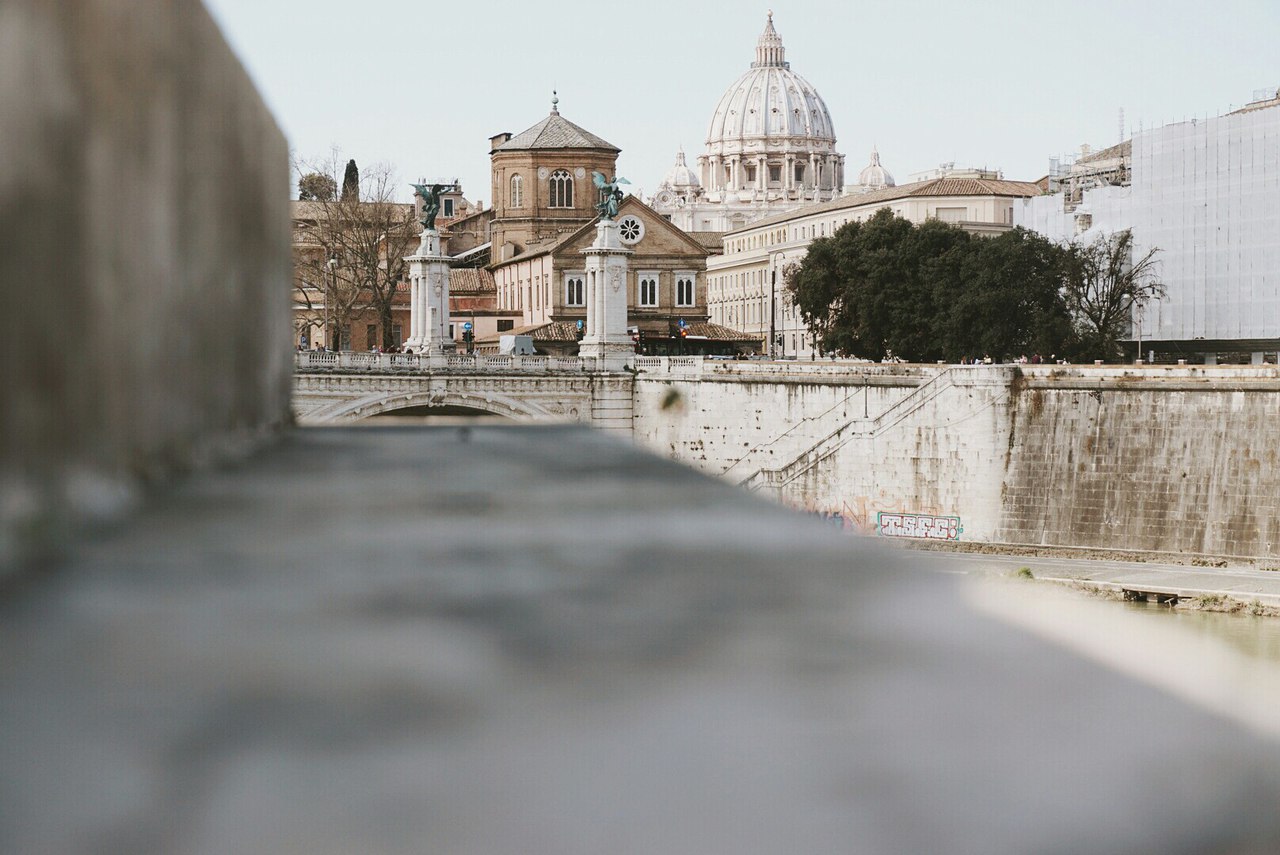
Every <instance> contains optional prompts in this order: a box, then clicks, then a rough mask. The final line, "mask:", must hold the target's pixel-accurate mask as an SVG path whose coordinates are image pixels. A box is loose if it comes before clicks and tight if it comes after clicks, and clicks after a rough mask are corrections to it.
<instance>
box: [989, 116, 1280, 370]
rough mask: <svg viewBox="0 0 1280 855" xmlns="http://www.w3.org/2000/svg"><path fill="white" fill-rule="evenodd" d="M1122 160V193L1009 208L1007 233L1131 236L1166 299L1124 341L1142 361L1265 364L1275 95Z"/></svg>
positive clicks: (1279, 145)
mask: <svg viewBox="0 0 1280 855" xmlns="http://www.w3.org/2000/svg"><path fill="white" fill-rule="evenodd" d="M1107 151H1108V152H1113V149H1108V150H1107ZM1113 153H1114V152H1113ZM1120 154H1123V152H1122V151H1121V152H1120ZM1130 157H1131V160H1130V164H1129V166H1130V171H1131V175H1132V177H1131V180H1130V181H1129V182H1128V183H1127V184H1126V183H1123V182H1122V183H1116V184H1113V183H1109V182H1108V181H1106V180H1097V181H1095V182H1094V183H1095V185H1096V186H1094V187H1093V188H1092V189H1085V190H1083V192H1082V193H1080V194H1079V196H1078V198H1073V197H1072V195H1071V193H1069V192H1066V191H1065V190H1064V192H1061V193H1057V194H1054V195H1051V196H1042V197H1037V198H1032V199H1026V200H1023V201H1020V202H1017V203H1015V206H1014V222H1015V223H1017V224H1018V225H1022V226H1025V227H1027V228H1029V229H1033V230H1035V231H1037V232H1040V233H1041V234H1044V235H1046V236H1047V237H1050V238H1053V239H1055V240H1059V241H1063V242H1066V241H1070V240H1081V241H1088V240H1091V239H1092V238H1094V237H1095V236H1097V235H1100V234H1110V233H1112V232H1116V231H1120V230H1123V229H1126V228H1131V229H1132V230H1133V236H1134V252H1135V253H1140V254H1145V253H1146V252H1147V250H1149V249H1150V248H1151V247H1158V248H1159V249H1160V252H1159V254H1158V255H1157V259H1158V260H1159V262H1160V264H1159V268H1158V270H1157V272H1158V275H1159V276H1160V279H1161V281H1163V283H1164V286H1165V289H1166V292H1167V293H1166V296H1165V297H1164V298H1163V299H1161V300H1159V301H1155V302H1153V303H1152V304H1151V305H1148V306H1146V307H1144V308H1143V309H1142V310H1141V311H1140V312H1137V313H1135V314H1136V315H1137V316H1136V317H1135V319H1134V324H1133V330H1132V335H1131V337H1130V340H1129V341H1130V345H1131V349H1132V350H1133V351H1135V352H1136V349H1137V342H1138V339H1139V337H1141V340H1142V350H1143V356H1144V357H1145V358H1150V357H1151V355H1152V352H1154V354H1155V356H1156V358H1157V359H1158V360H1162V361H1165V360H1173V359H1178V358H1185V359H1189V360H1193V361H1204V362H1209V363H1213V362H1218V361H1224V360H1225V361H1232V362H1236V361H1251V362H1255V363H1257V362H1264V361H1266V362H1274V361H1275V359H1276V353H1277V351H1278V350H1280V92H1277V93H1276V96H1275V97H1272V98H1265V99H1261V100H1258V101H1255V102H1254V103H1252V104H1249V105H1248V106H1246V107H1243V108H1241V109H1239V110H1236V111H1234V112H1232V113H1228V114H1226V115H1224V116H1218V117H1215V118H1212V119H1207V120H1194V119H1193V120H1191V121H1187V122H1180V123H1177V124H1172V125H1165V126H1164V127H1161V128H1156V129H1154V130H1150V131H1145V132H1141V133H1138V134H1135V135H1134V137H1133V140H1132V153H1131V156H1130ZM1113 159H1114V158H1113ZM1082 160H1083V159H1082ZM1099 163H1101V162H1100V161H1099ZM1086 166H1087V164H1086ZM1104 166H1105V164H1104ZM1079 167H1080V163H1077V164H1076V166H1075V167H1074V168H1073V171H1074V172H1080V168H1079ZM1099 168H1100V169H1101V168H1102V167H1099ZM1106 171H1108V172H1109V174H1112V175H1123V174H1124V172H1125V170H1123V169H1119V170H1117V169H1113V168H1111V167H1108V168H1107V170H1106ZM1086 177H1087V175H1086Z"/></svg>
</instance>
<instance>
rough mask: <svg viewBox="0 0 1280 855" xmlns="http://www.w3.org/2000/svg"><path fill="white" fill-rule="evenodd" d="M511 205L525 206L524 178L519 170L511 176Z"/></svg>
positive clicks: (514, 206)
mask: <svg viewBox="0 0 1280 855" xmlns="http://www.w3.org/2000/svg"><path fill="white" fill-rule="evenodd" d="M511 207H513V208H523V207H524V179H523V178H521V177H520V173H518V172H517V173H516V174H515V175H512V176H511Z"/></svg>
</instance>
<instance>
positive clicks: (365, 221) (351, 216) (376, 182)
mask: <svg viewBox="0 0 1280 855" xmlns="http://www.w3.org/2000/svg"><path fill="white" fill-rule="evenodd" d="M336 163H337V161H336V159H335V160H331V161H330V162H329V163H327V164H326V165H325V166H324V167H323V168H322V169H311V168H310V167H308V169H309V173H306V174H319V175H321V176H323V177H329V176H332V175H333V174H334V173H335V172H336ZM353 167H354V162H348V164H347V170H346V171H347V176H346V178H344V181H346V179H347V178H349V177H350V176H351V174H352V172H353ZM299 171H300V172H302V171H303V170H302V169H299ZM397 183H398V182H397V180H396V178H395V175H394V173H393V172H392V170H391V168H390V167H388V166H384V165H375V166H374V167H373V168H372V169H369V170H366V173H365V177H364V180H363V183H362V186H361V187H360V188H358V189H357V190H356V191H354V192H344V193H343V194H342V195H341V196H339V197H338V198H337V199H334V198H333V197H332V196H330V197H329V198H327V199H325V198H316V199H313V200H310V202H309V204H308V206H307V207H306V208H305V209H303V210H302V211H301V214H302V215H301V216H299V217H298V218H297V225H296V227H295V233H294V249H295V253H294V256H295V257H294V269H295V274H296V277H297V292H298V294H299V303H301V304H302V305H304V306H306V307H307V309H306V311H307V314H308V316H309V317H310V318H311V320H312V321H313V322H316V323H322V322H325V321H328V322H331V323H333V324H336V325H337V326H338V328H339V329H342V328H345V327H346V325H347V324H348V323H350V322H351V320H352V318H355V317H357V316H359V315H362V314H365V313H367V312H372V313H373V314H374V315H376V317H377V318H378V321H379V326H380V327H381V329H382V347H383V348H390V347H391V346H392V345H394V344H395V341H394V337H393V331H392V307H393V304H394V301H395V295H396V293H397V289H398V288H402V287H403V285H402V283H403V282H404V281H405V278H406V263H405V261H404V257H405V256H407V255H410V254H411V253H412V251H413V248H414V247H415V245H416V242H417V231H418V224H417V221H416V220H415V219H414V215H413V205H411V204H407V203H403V202H396V201H395V191H396V187H397ZM336 184H337V182H336V180H335V181H334V185H335V186H336ZM362 200H363V201H362ZM322 319H323V320H322Z"/></svg>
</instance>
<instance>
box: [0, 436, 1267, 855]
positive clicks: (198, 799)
mask: <svg viewBox="0 0 1280 855" xmlns="http://www.w3.org/2000/svg"><path fill="white" fill-rule="evenodd" d="M956 566H957V562H955V561H950V560H947V559H946V558H945V557H940V556H936V555H928V554H923V553H916V552H904V551H898V550H894V551H890V550H885V549H883V548H881V546H880V545H879V544H877V543H876V542H875V541H874V540H873V539H869V538H866V539H864V538H850V537H848V536H846V535H843V534H842V533H839V532H836V531H832V530H831V529H830V528H829V527H828V526H826V525H824V524H823V523H821V522H818V521H816V520H811V519H809V518H807V517H804V516H802V515H798V514H794V513H791V512H789V511H787V510H785V509H783V508H780V507H777V506H775V505H773V504H770V503H768V502H765V501H763V500H760V499H758V498H756V497H753V496H750V495H748V494H746V493H744V492H742V491H739V490H737V489H734V488H733V487H731V486H729V485H726V484H723V483H721V482H718V481H714V480H712V479H709V478H704V477H702V476H700V475H698V474H696V473H694V472H693V471H691V470H688V469H686V468H684V467H681V466H678V465H676V464H674V463H670V462H667V461H663V460H660V459H658V458H655V457H652V456H650V455H647V454H645V453H643V452H641V451H639V450H636V449H635V448H633V447H631V446H630V445H628V444H626V443H624V442H621V441H618V440H616V439H613V438H611V437H608V436H605V435H603V434H601V433H599V432H592V431H589V430H587V429H584V428H579V427H573V426H549V427H532V426H519V427H512V426H491V425H475V426H466V425H464V426H446V427H364V428H359V427H350V428H316V429H307V430H296V431H293V432H291V433H289V434H287V435H286V436H285V437H284V438H283V439H281V440H280V441H279V442H277V443H275V444H274V445H272V446H271V447H269V448H267V449H265V450H263V451H261V452H259V453H257V454H256V455H254V456H253V457H251V458H250V459H248V460H246V461H245V462H244V463H242V464H239V465H236V466H230V467H227V468H224V469H221V470H219V471H215V472H209V473H204V474H201V475H198V476H196V477H192V478H190V479H188V480H187V481H185V482H184V483H181V484H179V485H177V486H176V487H174V488H172V489H169V490H167V491H166V492H164V493H163V494H162V495H159V496H157V497H155V498H154V499H153V500H152V501H150V502H148V503H147V504H146V506H145V507H144V508H142V509H141V510H140V512H139V513H138V514H137V515H136V516H134V517H133V518H132V519H131V520H130V521H128V522H127V523H124V524H122V525H120V526H118V527H117V528H115V529H113V530H110V531H106V532H103V533H100V534H99V535H97V536H95V537H94V538H92V539H90V540H87V541H84V542H80V543H77V544H70V545H68V546H67V547H66V549H65V551H64V554H63V556H62V557H61V558H60V559H59V560H58V561H57V562H55V563H49V564H47V565H46V566H44V567H43V568H41V569H40V570H39V572H34V573H27V574H25V575H24V576H23V577H21V578H17V579H11V580H10V582H9V585H8V590H7V591H6V596H5V597H4V600H3V608H4V619H3V621H2V622H0V626H2V627H3V630H2V631H0V661H3V662H4V663H5V665H4V668H3V669H0V751H2V752H3V756H4V757H5V758H6V759H5V775H4V776H2V777H0V798H2V799H3V803H4V804H5V806H6V810H5V817H4V820H3V823H0V850H2V851H5V852H51V853H52V852H58V853H100V852H122V853H123V852H129V853H192V854H193V855H195V853H200V854H201V855H203V853H224V852H272V853H294V852H298V853H301V852H307V853H316V852H326V853H347V852H363V853H420V852H433V853H444V855H449V853H469V854H470V853H477V854H478V853H505V852H521V853H553V852H554V853H570V855H577V853H581V855H587V853H591V855H598V853H600V852H636V853H659V852H660V853H694V852H696V853H721V852H723V853H728V852H734V853H747V854H748V855H750V854H751V853H777V852H805V853H828V852H831V853H834V852H839V853H848V852H875V853H896V852H952V853H967V852H983V853H1026V852H1036V851H1062V852H1067V851H1070V852H1089V851H1106V852H1116V853H1140V852H1141V853H1146V852H1162V853H1183V852H1185V853H1193V852H1205V851H1232V852H1273V851H1276V849H1277V846H1280V817H1277V815H1276V813H1275V811H1274V810H1273V807H1274V805H1275V804H1277V803H1280V749H1278V745H1277V739H1276V737H1277V734H1276V733H1274V732H1268V731H1267V729H1266V727H1265V725H1264V726H1263V727H1261V728H1259V727H1256V726H1252V725H1251V724H1250V722H1249V720H1248V719H1247V718H1245V719H1239V718H1235V717H1233V716H1232V715H1230V713H1229V711H1228V713H1227V714H1224V713H1223V712H1222V711H1221V710H1215V709H1211V708H1208V707H1206V706H1204V705H1201V704H1197V703H1196V702H1194V699H1191V700H1188V699H1185V698H1184V697H1183V696H1181V695H1179V694H1177V693H1172V692H1166V691H1163V690H1158V689H1155V688H1152V687H1151V686H1150V685H1149V684H1147V683H1145V682H1143V681H1142V680H1141V679H1136V678H1135V677H1133V676H1131V675H1126V674H1125V673H1122V672H1121V671H1120V670H1117V669H1115V668H1112V667H1108V666H1107V664H1106V663H1100V662H1095V661H1091V660H1090V659H1088V658H1086V657H1084V656H1081V655H1079V654H1077V653H1076V652H1073V651H1071V650H1070V649H1068V647H1066V646H1064V645H1061V644H1057V643H1054V642H1053V641H1052V640H1050V639H1047V638H1043V637H1041V636H1040V635H1038V634H1036V633H1035V632H1033V631H1028V629H1027V628H1025V627H1022V626H1019V625H1018V624H1017V623H1016V622H1012V621H1007V620H1005V619H1003V618H1002V617H1001V609H1000V608H992V607H990V606H989V604H988V605H983V604H982V603H980V602H978V601H977V600H974V599H973V597H972V596H970V595H968V594H966V593H964V591H963V590H962V587H963V585H964V584H965V581H964V580H962V579H958V578H957V577H956V576H954V575H952V574H950V573H948V572H937V571H940V570H942V571H945V570H950V569H954V568H955V567H956ZM1005 587H1007V588H1008V589H1009V594H1008V596H1013V597H1015V598H1021V599H1016V600H1015V611H1019V612H1022V613H1024V614H1033V613H1034V611H1028V610H1023V609H1021V608H1020V607H1017V606H1016V603H1020V602H1026V603H1028V604H1033V603H1034V600H1035V596H1036V595H1035V593H1034V589H1035V588H1036V587H1037V586H1005ZM1082 605H1087V606H1098V607H1103V608H1107V607H1110V605H1109V604H1100V603H1084V604H1082ZM1067 608H1070V607H1067ZM1057 613H1058V614H1062V615H1063V616H1064V617H1066V618H1067V619H1068V620H1069V619H1070V612H1069V611H1068V612H1065V613H1064V612H1060V611H1059V612H1057ZM1220 679H1223V678H1222V677H1221V676H1220ZM1220 688H1222V687H1221V686H1220ZM1238 688H1245V687H1238ZM1252 688H1253V689H1254V690H1255V692H1257V691H1262V692H1263V696H1262V698H1261V700H1262V701H1264V702H1270V701H1268V698H1270V697H1271V696H1270V695H1267V694H1266V691H1269V690H1268V689H1267V687H1265V686H1264V687H1262V688H1261V689H1259V688H1258V687H1256V686H1254V687H1252ZM1223 691H1226V689H1225V688H1223ZM1272 700H1274V699H1272ZM1267 708H1269V709H1274V708H1275V707H1274V706H1270V707H1267ZM1171 746H1172V750H1171V748H1170V747H1171Z"/></svg>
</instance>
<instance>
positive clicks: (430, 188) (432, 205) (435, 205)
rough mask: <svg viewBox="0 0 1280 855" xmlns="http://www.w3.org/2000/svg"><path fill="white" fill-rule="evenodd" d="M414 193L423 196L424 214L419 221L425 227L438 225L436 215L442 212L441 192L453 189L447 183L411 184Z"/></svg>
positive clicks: (429, 227)
mask: <svg viewBox="0 0 1280 855" xmlns="http://www.w3.org/2000/svg"><path fill="white" fill-rule="evenodd" d="M410 186H412V187H413V195H415V196H421V197H422V215H421V217H420V218H419V220H418V222H420V223H422V227H423V228H424V229H434V228H435V227H436V215H437V214H439V213H440V194H441V193H443V192H444V191H446V190H451V189H453V187H452V186H450V185H445V184H411V185H410Z"/></svg>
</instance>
